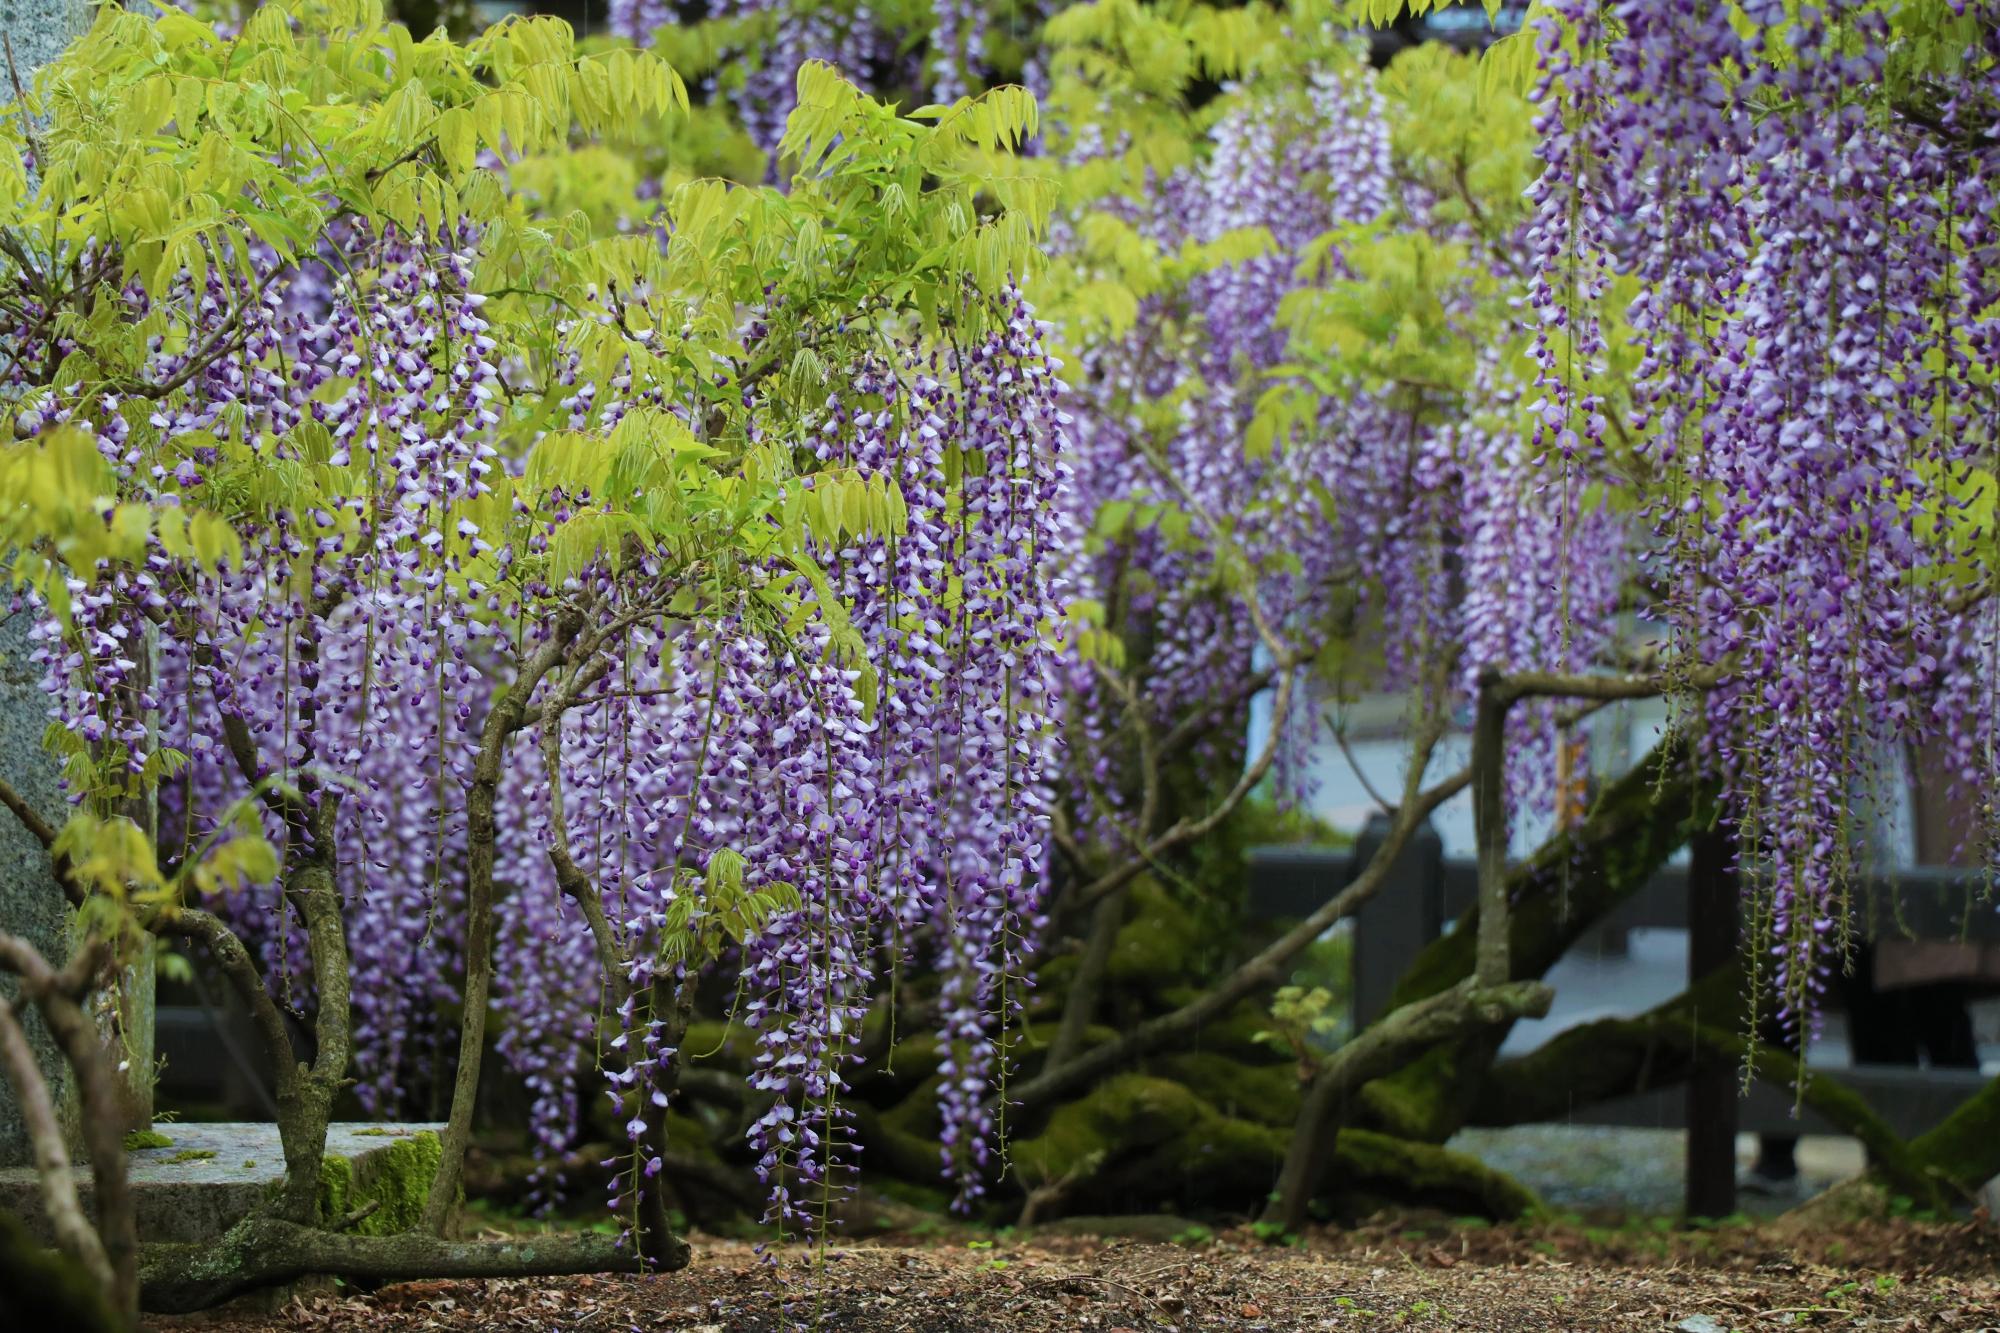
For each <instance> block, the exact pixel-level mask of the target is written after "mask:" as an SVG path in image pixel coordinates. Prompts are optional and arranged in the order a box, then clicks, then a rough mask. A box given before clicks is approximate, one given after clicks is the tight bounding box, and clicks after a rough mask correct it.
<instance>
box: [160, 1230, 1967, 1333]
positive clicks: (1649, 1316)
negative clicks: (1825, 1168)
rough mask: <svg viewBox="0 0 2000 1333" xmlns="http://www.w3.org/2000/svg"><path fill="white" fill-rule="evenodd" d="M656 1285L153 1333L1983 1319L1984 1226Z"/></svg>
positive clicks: (1143, 1250)
mask: <svg viewBox="0 0 2000 1333" xmlns="http://www.w3.org/2000/svg"><path fill="white" fill-rule="evenodd" d="M696 1255H697V1258H696V1260H695V1264H694V1266H693V1267H692V1268H690V1269H688V1270H687V1271H686V1272H683V1273H677V1274H673V1275H670V1276H667V1277H660V1278H614V1277H602V1278H563V1279H550V1280H546V1281H510V1282H412V1283H400V1284H396V1285H393V1286H388V1287H384V1288H382V1289H381V1290H379V1291H376V1292H373V1293H371V1294H366V1295H361V1294H348V1295H342V1294H333V1295H322V1296H310V1297H300V1298H297V1299H295V1300H294V1301H293V1302H291V1304H289V1305H288V1306H287V1307H285V1308H284V1309H282V1310H280V1311H279V1312H277V1313H276V1314H270V1315H250V1314H233V1315H224V1316H220V1317H217V1316H208V1317H196V1318H183V1319H171V1320H161V1321H159V1322H158V1323H157V1324H155V1325H153V1326H154V1327H157V1328H160V1329H174V1330H179V1329H194V1328H202V1329H207V1330H211V1331H212V1333H248V1331H249V1330H253V1329H255V1330H266V1329H313V1330H319V1329H327V1330H332V1329H343V1330H344V1329H354V1330H362V1331H365V1333H372V1331H374V1330H381V1331H382V1333H387V1331H388V1330H487V1329H492V1330H517V1329H518V1330H528V1329H534V1330H550V1329H562V1330H577V1331H578V1333H585V1331H589V1330H604V1331H605V1333H612V1331H613V1330H616V1331H617V1333H627V1331H628V1330H639V1331H641V1333H647V1331H649V1330H654V1329H661V1330H680V1331H681V1333H763V1331H765V1330H778V1329H787V1328H795V1327H804V1328H813V1327H818V1328H821V1329H826V1330H839V1331H840V1333H1016V1331H1018V1333H1043V1331H1044V1330H1065V1331H1067V1330H1094V1331H1096V1333H1119V1331H1120V1330H1124V1331H1125V1333H1166V1331H1167V1330H1175V1331H1176V1333H1197V1331H1200V1333H1211V1331H1212V1333H1239V1331H1240V1333H1252V1331H1259V1333H1262V1331H1267V1330H1268V1331H1270V1333H1277V1331H1279V1330H1295V1329H1296V1330H1321V1329H1332V1330H1344V1329H1434V1330H1468V1331H1470V1330H1479V1331H1480V1333H1542V1331H1543V1330H1555V1329H1572V1330H1597V1329H1606V1330H1609V1329H1618V1330H1626V1329H1631V1330H1676V1329H1678V1330H1681V1331H1682V1333H1725V1331H1727V1330H1746V1331H1747V1330H1773V1329H1782V1328H1819V1329H1834V1328H1842V1329H1846V1328H1864V1329H1871V1330H1898V1331H1901V1330H1910V1331H1915V1330H1931V1329H1953V1330H1957V1329H1965V1330H1976V1329H1982V1328H1992V1327H1996V1326H2000V1234H1996V1233H1995V1232H1994V1231H1993V1230H1992V1228H1991V1227H1990V1226H1989V1225H1988V1224H1986V1223H1984V1222H1974V1223H1958V1224H1949V1225H1947V1224H1928V1225H1925V1224H1916V1223H1901V1224H1895V1225H1887V1226H1871V1227H1857V1228H1848V1229H1845V1230H1843V1231H1841V1232H1839V1233H1837V1234H1836V1233H1821V1234H1817V1235H1814V1236H1812V1237H1810V1238H1808V1239H1806V1240H1805V1241H1803V1242H1798V1243H1792V1242H1785V1241H1781V1240H1780V1239H1779V1238H1778V1237H1777V1236H1776V1235H1775V1234H1774V1233H1773V1232H1771V1231H1769V1230H1768V1229H1765V1230H1758V1229H1751V1228H1728V1229H1722V1230H1717V1231H1710V1232H1691V1233H1689V1232H1680V1233H1677V1232H1670V1231H1666V1230H1660V1229H1652V1228H1629V1229H1621V1230H1617V1231H1589V1230H1584V1229H1578V1228H1573V1227H1562V1226H1555V1225H1551V1226H1546V1227H1532V1226H1531V1227H1508V1228H1483V1227H1466V1226H1459V1225H1455V1224H1452V1223H1450V1222H1447V1221H1443V1220H1436V1221H1432V1222H1429V1223H1424V1222H1418V1221H1412V1220H1403V1221H1398V1222H1395V1223H1384V1224H1379V1225H1375V1226H1370V1227H1367V1228H1363V1229H1361V1230H1359V1231H1350V1232H1343V1233H1338V1234H1330V1235H1320V1236H1314V1237H1312V1238H1310V1239H1309V1241H1308V1242H1307V1243H1306V1244H1304V1245H1300V1246H1276V1247H1274V1246H1268V1245H1265V1244H1262V1243H1261V1242H1259V1241H1258V1240H1257V1239H1256V1238H1254V1237H1253V1236H1250V1235H1249V1234H1247V1233H1245V1232H1230V1233H1225V1234H1223V1235H1219V1236H1202V1235H1201V1234H1200V1233H1199V1232H1198V1231H1196V1232H1191V1233H1190V1234H1189V1237H1188V1239H1186V1240H1184V1241H1183V1242H1182V1243H1178V1244H1174V1243H1162V1242H1142V1241H1130V1240H1105V1239H1098V1238H1085V1237H1075V1238H1065V1237H1038V1238H1037V1239H1035V1240H1034V1241H1032V1242H1017V1241H1014V1240H1010V1239H1008V1238H1005V1237H996V1238H994V1239H991V1240H975V1241H967V1240H965V1239H964V1238H962V1237H960V1238H954V1239H950V1240H945V1239H936V1240H932V1241H929V1242H923V1243H912V1244H908V1245H898V1244H894V1243H883V1244H869V1245H863V1246H854V1247H843V1248H839V1249H836V1250H833V1251H831V1252H830V1253H829V1254H828V1255H827V1257H826V1259H825V1261H824V1263H823V1264H822V1265H821V1266H819V1267H818V1269H817V1271H815V1268H814V1266H813V1263H812V1261H811V1258H810V1256H809V1255H807V1254H806V1253H804V1252H802V1251H798V1250H787V1251H784V1252H782V1253H781V1254H780V1255H779V1256H777V1257H776V1258H775V1259H773V1258H772V1257H770V1256H760V1255H759V1254H758V1253H757V1252H756V1249H755V1248H754V1247H753V1246H751V1245H749V1244H746V1243H744V1242H741V1241H725V1240H714V1239H698V1240H697V1243H696Z"/></svg>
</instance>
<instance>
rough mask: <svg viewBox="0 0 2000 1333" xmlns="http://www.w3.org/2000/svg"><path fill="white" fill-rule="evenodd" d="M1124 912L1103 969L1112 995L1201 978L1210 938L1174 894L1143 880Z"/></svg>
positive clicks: (1158, 988) (1152, 992)
mask: <svg viewBox="0 0 2000 1333" xmlns="http://www.w3.org/2000/svg"><path fill="white" fill-rule="evenodd" d="M1126 911H1127V919H1126V922H1125V924H1124V925H1123V926H1121V927H1120V928H1119V931H1118V940H1117V942H1116V943H1115V944H1113V945H1112V947H1111V957H1110V959H1109V961H1108V962H1107V963H1106V965H1105V971H1104V975H1105V977H1106V979H1107V980H1108V981H1109V982H1110V984H1111V986H1112V988H1113V989H1114V991H1117V992H1120V993H1123V994H1131V993H1133V992H1140V993H1144V994H1148V995H1156V994H1158V993H1160V992H1161V991H1163V990H1164V989H1166V988H1167V987H1170V986H1173V985H1176V984H1179V983H1185V982H1189V981H1192V980H1195V979H1196V978H1198V977H1199V976H1200V975H1201V973H1202V961H1203V958H1202V955H1203V954H1204V953H1205V952H1206V951H1207V949H1208V947H1209V944H1210V939H1211V937H1210V935H1209V932H1207V931H1205V930H1203V929H1202V927H1201V923H1200V922H1198V921H1196V920H1195V918H1194V914H1193V913H1191V912H1189V911H1188V910H1187V908H1186V907H1184V906H1182V905H1181V904H1180V903H1179V902H1177V901H1176V900H1175V899H1174V897H1173V896H1172V895H1171V894H1169V893H1167V892H1166V891H1165V890H1164V889H1161V888H1160V887H1159V886H1158V885H1157V884H1155V883H1153V882H1152V881H1151V880H1148V879H1140V880H1138V881H1136V882H1134V884H1133V885H1132V889H1131V896H1130V901H1129V903H1128V905H1127V908H1126Z"/></svg>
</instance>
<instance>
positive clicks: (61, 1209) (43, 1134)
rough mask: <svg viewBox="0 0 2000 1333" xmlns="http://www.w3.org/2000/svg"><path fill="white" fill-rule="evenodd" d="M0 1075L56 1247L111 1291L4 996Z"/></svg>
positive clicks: (106, 1263) (107, 1265)
mask: <svg viewBox="0 0 2000 1333" xmlns="http://www.w3.org/2000/svg"><path fill="white" fill-rule="evenodd" d="M0 1069H4V1070H5V1073H6V1076H7V1078H8V1079H9V1080H10V1081H11V1082H12V1083H13V1085H14V1097H15V1102H16V1104H17V1105H18V1106H19V1107H20V1112H21V1120H22V1123H23V1124H24V1125H25V1126H26V1128H27V1131H28V1140H29V1142H30V1144H32V1145H33V1149H34V1156H35V1175H36V1177H37V1179H38V1180H39V1181H40V1182H41V1187H42V1206H43V1208H44V1209H45V1210H46V1211H47V1212H48V1215H49V1227H50V1229H51V1230H52V1231H53V1232H54V1233H55V1238H56V1247H57V1248H58V1249H60V1250H61V1251H62V1252H63V1253H64V1254H67V1255H68V1256H69V1257H70V1258H72V1259H74V1260H76V1261H77V1262H78V1263H80V1264H82V1265H83V1267H84V1269H85V1271H87V1272H88V1273H89V1274H90V1276H91V1279H92V1280H93V1281H95V1282H97V1283H99V1284H100V1285H102V1286H103V1287H104V1288H105V1289H106V1290H107V1291H108V1290H110V1289H111V1287H112V1286H113V1285H115V1281H116V1279H115V1277H114V1276H113V1274H112V1272H111V1261H110V1259H108V1258H106V1257H105V1254H104V1242H103V1241H101V1240H99V1239H98V1236H97V1231H96V1229H95V1228H93V1227H92V1226H91V1225H90V1219H89V1218H87V1217H85V1216H84V1213H83V1205H82V1204H81V1203H80V1202H78V1200H77V1197H76V1177H75V1176H73V1175H72V1174H70V1164H69V1151H68V1149H66V1148H65V1147H64V1146H63V1135H62V1126H61V1124H60V1123H58V1121H57V1120H56V1107H55V1103H54V1102H53V1101H52V1100H50V1098H49V1085H48V1083H47V1082H46V1081H44V1080H43V1078H42V1071H41V1069H40V1067H39V1066H37V1065H36V1063H35V1053H34V1051H33V1050H32V1049H30V1047H29V1046H28V1035H27V1033H25V1032H23V1031H22V1030H21V1024H20V1020H18V1019H17V1018H15V1017H14V1006H13V1005H11V1004H9V1003H8V1002H7V999H6V997H5V996H0Z"/></svg>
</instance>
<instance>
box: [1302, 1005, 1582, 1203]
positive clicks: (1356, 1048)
mask: <svg viewBox="0 0 2000 1333" xmlns="http://www.w3.org/2000/svg"><path fill="white" fill-rule="evenodd" d="M1554 999H1555V992H1554V991H1553V990H1551V989H1550V988H1549V987H1548V986H1545V985H1543V984H1542V983H1541V982H1539V981H1515V982H1509V983H1506V984H1504V985H1500V986H1493V987H1488V988H1482V987H1479V986H1476V985H1474V984H1473V983H1472V982H1471V981H1470V980H1468V981H1466V982H1463V983H1461V984H1460V985H1457V986H1454V987H1453V988H1452V989H1450V990H1448V991H1440V992H1439V993H1438V994H1436V995H1431V996H1426V997H1425V998H1424V999H1421V1000H1418V1001H1416V1002H1415V1003H1414V1004H1408V1005H1405V1006H1403V1007H1402V1008H1401V1009H1395V1010H1391V1011H1390V1012H1389V1013H1387V1014H1385V1015H1383V1016H1382V1017H1381V1018H1380V1019H1378V1020H1377V1021H1375V1022H1374V1023H1371V1024H1369V1025H1368V1027H1366V1028H1365V1029H1363V1030H1362V1031H1361V1032H1359V1033H1357V1034H1356V1035H1355V1037H1354V1039H1353V1040H1352V1041H1350V1042H1348V1043H1347V1044H1346V1045H1344V1046H1342V1047H1341V1048H1340V1049H1339V1050H1337V1051H1335V1052H1334V1053H1333V1054H1332V1055H1330V1056H1328V1057H1327V1059H1326V1062H1325V1064H1323V1065H1322V1066H1321V1067H1320V1070H1319V1073H1318V1074H1317V1075H1316V1076H1315V1077H1314V1079H1313V1083H1312V1088H1311V1090H1310V1091H1308V1092H1307V1094H1306V1096H1305V1099H1304V1101H1303V1103H1302V1104H1301V1105H1300V1107H1299V1118H1298V1123H1297V1125H1296V1126H1295V1128H1294V1129H1293V1131H1292V1138H1291V1142H1290V1144H1289V1145H1287V1147H1286V1149H1285V1165H1284V1169H1283V1170H1282V1171H1281V1172H1280V1173H1279V1176H1278V1187H1277V1189H1276V1190H1275V1191H1273V1193H1272V1198H1271V1206H1270V1208H1269V1210H1268V1211H1267V1212H1266V1213H1265V1215H1264V1216H1265V1220H1266V1221H1267V1222H1276V1223H1278V1224H1279V1225H1281V1226H1283V1227H1284V1228H1285V1229H1286V1230H1287V1231H1295V1230H1297V1229H1298V1228H1299V1226H1300V1225H1302V1224H1303V1223H1304V1221H1305V1217H1306V1205H1307V1204H1309V1203H1311V1202H1312V1192H1313V1190H1314V1188H1315V1187H1316V1186H1317V1185H1318V1183H1319V1179H1320V1177H1321V1175H1323V1174H1324V1173H1325V1170H1326V1163H1327V1161H1328V1160H1329V1159H1330V1158H1331V1157H1332V1155H1333V1148H1334V1145H1335V1143H1336V1142H1337V1140H1338V1138H1339V1134H1340V1128H1341V1123H1342V1122H1343V1121H1344V1120H1345V1119H1346V1117H1347V1108H1348V1106H1349V1104H1350V1103H1351V1101H1352V1099H1353V1097H1354V1094H1355V1093H1356V1092H1357V1091H1358V1090H1359V1089H1360V1088H1361V1086H1362V1085H1363V1084H1365V1083H1368V1082H1370V1081H1371V1080H1373V1079H1377V1078H1380V1077H1381V1076H1382V1075H1384V1074H1387V1073H1390V1072H1392V1071H1393V1070H1395V1069H1396V1068H1398V1067H1399V1066H1400V1065H1402V1064H1403V1063H1404V1062H1405V1061H1406V1060H1408V1059H1409V1057H1410V1055H1411V1053H1412V1052H1415V1051H1421V1050H1426V1049H1428V1048H1429V1047H1431V1046H1434V1045H1436V1044H1437V1043H1438V1042H1440V1041H1444V1040H1446V1039H1447V1038H1451V1037H1456V1036H1458V1035H1460V1034H1461V1033H1464V1032H1467V1031H1471V1030H1473V1029H1477V1028H1491V1027H1497V1026H1499V1025H1501V1024H1504V1023H1512V1022H1514V1021H1515V1020H1517V1019H1521V1018H1540V1017H1542V1016H1543V1015H1545V1014H1547V1013H1548V1011H1549V1005H1550V1004H1551V1003H1552V1002H1553V1001H1554Z"/></svg>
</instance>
